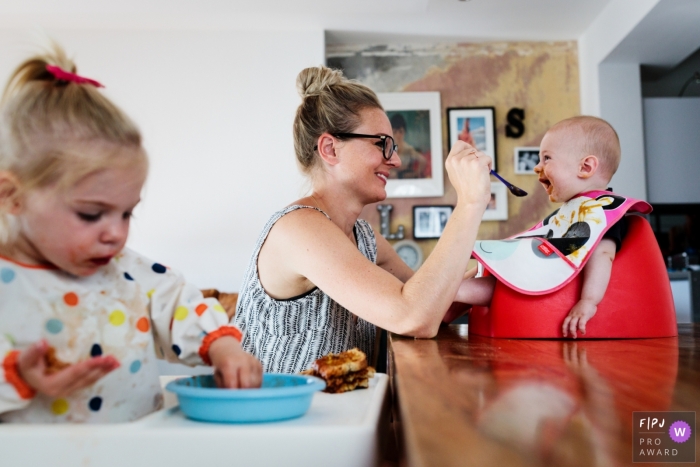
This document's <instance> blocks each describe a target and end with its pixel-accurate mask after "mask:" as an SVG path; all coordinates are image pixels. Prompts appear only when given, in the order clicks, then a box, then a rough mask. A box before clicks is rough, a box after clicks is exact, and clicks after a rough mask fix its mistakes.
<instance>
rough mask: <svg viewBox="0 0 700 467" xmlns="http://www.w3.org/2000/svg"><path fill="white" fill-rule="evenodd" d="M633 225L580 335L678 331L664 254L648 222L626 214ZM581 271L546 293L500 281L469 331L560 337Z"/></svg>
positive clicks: (660, 334)
mask: <svg viewBox="0 0 700 467" xmlns="http://www.w3.org/2000/svg"><path fill="white" fill-rule="evenodd" d="M627 220H628V222H629V230H628V233H627V236H626V237H625V239H624V240H623V242H622V247H621V248H620V251H618V252H617V254H616V255H615V261H613V267H612V273H611V276H610V283H609V284H608V289H607V291H606V292H605V297H604V298H603V300H602V301H601V302H600V304H599V305H598V310H597V312H596V314H595V316H594V317H593V318H592V319H591V320H590V321H588V323H587V324H586V334H585V335H581V334H580V333H578V334H577V336H578V338H579V339H581V338H584V339H595V338H642V337H669V336H677V335H678V328H677V325H676V309H675V307H674V305H673V296H672V295H671V284H670V281H669V279H668V272H667V271H666V266H665V264H664V260H663V256H662V254H661V251H660V250H659V246H658V244H657V242H656V238H655V237H654V233H653V232H652V230H651V226H650V225H649V223H648V222H647V221H646V219H644V218H643V217H640V216H634V215H632V216H627ZM582 283H583V273H582V272H581V273H579V274H578V276H576V278H574V280H572V281H571V282H569V283H568V284H567V285H565V286H564V287H562V288H561V289H559V290H557V291H556V292H552V293H551V294H547V295H525V294H521V293H519V292H516V291H514V290H512V289H510V288H509V287H507V286H505V285H504V284H502V283H501V282H497V283H496V288H495V289H494V292H493V298H492V300H491V305H490V306H489V307H481V306H475V307H473V309H472V311H471V313H470V315H469V333H470V334H478V335H481V336H488V337H509V338H561V337H563V336H562V332H561V326H562V323H563V322H564V318H566V315H567V314H568V313H569V311H570V310H571V308H573V306H574V305H575V304H576V303H577V302H578V300H579V298H580V296H581V286H582Z"/></svg>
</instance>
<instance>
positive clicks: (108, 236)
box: [17, 149, 146, 276]
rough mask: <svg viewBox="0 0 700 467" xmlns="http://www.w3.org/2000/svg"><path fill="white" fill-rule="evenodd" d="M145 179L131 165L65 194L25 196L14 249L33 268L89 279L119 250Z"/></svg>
mask: <svg viewBox="0 0 700 467" xmlns="http://www.w3.org/2000/svg"><path fill="white" fill-rule="evenodd" d="M124 150H126V149H124ZM134 160H138V159H134ZM145 178H146V170H145V166H144V165H143V164H141V163H135V164H131V165H129V166H125V167H113V168H108V169H104V170H101V171H98V172H95V173H92V174H90V175H88V176H87V177H85V178H83V179H82V180H80V181H79V182H78V183H77V184H75V185H74V186H72V187H70V188H68V189H59V188H56V187H53V186H49V187H46V188H40V189H36V190H32V191H30V192H28V193H27V194H26V195H25V197H24V201H23V207H22V210H21V212H20V214H19V218H20V222H21V230H20V236H19V238H18V242H17V246H18V248H19V249H20V250H21V251H22V253H23V256H25V257H29V258H30V259H31V260H32V261H35V262H38V263H39V264H46V263H49V264H52V265H54V266H56V267H58V268H59V269H62V270H64V271H66V272H69V273H71V274H73V275H76V276H89V275H91V274H94V273H95V272H97V270H98V269H99V268H100V267H101V266H104V265H105V264H107V263H108V262H109V261H110V260H111V259H112V257H113V256H114V255H116V254H117V253H119V252H120V251H121V250H122V248H124V244H125V243H126V239H127V236H128V234H129V221H130V218H131V213H132V211H133V209H134V208H135V207H136V205H137V204H138V202H139V200H140V196H141V188H142V187H143V184H144V182H145Z"/></svg>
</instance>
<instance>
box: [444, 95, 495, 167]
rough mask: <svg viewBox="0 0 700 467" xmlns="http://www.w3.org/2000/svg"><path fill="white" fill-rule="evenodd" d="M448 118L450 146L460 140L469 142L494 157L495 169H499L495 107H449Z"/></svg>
mask: <svg viewBox="0 0 700 467" xmlns="http://www.w3.org/2000/svg"><path fill="white" fill-rule="evenodd" d="M447 120H448V125H447V129H448V134H449V141H450V148H452V146H454V145H455V143H456V142H457V141H458V140H462V141H464V142H466V143H469V144H471V145H472V146H474V147H475V148H476V149H478V150H479V151H481V152H483V153H484V154H488V155H489V156H490V157H491V159H493V170H498V168H497V166H496V129H495V126H494V120H495V110H494V108H493V107H464V108H454V107H453V108H449V109H447Z"/></svg>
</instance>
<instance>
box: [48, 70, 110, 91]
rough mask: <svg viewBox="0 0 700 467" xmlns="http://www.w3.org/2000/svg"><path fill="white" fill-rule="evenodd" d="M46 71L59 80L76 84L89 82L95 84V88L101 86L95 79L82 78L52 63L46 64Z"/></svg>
mask: <svg viewBox="0 0 700 467" xmlns="http://www.w3.org/2000/svg"><path fill="white" fill-rule="evenodd" d="M46 71H48V72H49V73H51V74H52V75H53V77H54V78H56V79H57V80H59V81H69V82H71V83H77V84H91V85H93V86H95V87H96V88H103V87H104V86H102V84H100V83H99V82H97V81H95V80H94V79H90V78H84V77H82V76H79V75H76V74H75V73H70V72H68V71H65V70H64V69H62V68H60V67H57V66H54V65H46Z"/></svg>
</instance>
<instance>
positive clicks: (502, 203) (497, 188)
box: [481, 182, 508, 221]
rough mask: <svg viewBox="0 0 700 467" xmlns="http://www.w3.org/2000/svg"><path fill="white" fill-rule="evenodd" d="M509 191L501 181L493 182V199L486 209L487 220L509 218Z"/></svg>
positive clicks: (485, 216)
mask: <svg viewBox="0 0 700 467" xmlns="http://www.w3.org/2000/svg"><path fill="white" fill-rule="evenodd" d="M507 193H508V191H507V189H506V186H505V185H504V184H503V183H501V182H491V201H489V204H488V205H487V206H486V211H484V217H482V218H481V219H482V220H485V221H505V220H508V195H507Z"/></svg>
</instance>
